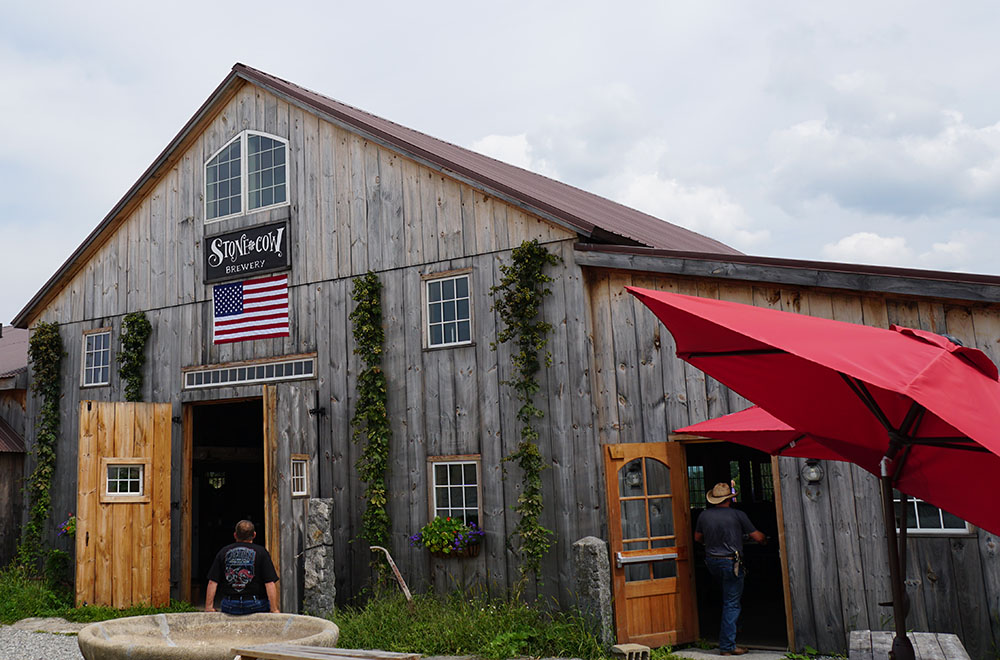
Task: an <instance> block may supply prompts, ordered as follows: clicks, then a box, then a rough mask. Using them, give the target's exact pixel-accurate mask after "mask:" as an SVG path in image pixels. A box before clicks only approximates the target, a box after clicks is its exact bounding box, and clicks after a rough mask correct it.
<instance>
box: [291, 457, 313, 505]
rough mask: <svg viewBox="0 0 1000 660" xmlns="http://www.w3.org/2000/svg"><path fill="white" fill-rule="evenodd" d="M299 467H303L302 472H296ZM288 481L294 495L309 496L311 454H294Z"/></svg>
mask: <svg viewBox="0 0 1000 660" xmlns="http://www.w3.org/2000/svg"><path fill="white" fill-rule="evenodd" d="M297 469H301V474H297V473H296V472H297ZM288 483H289V485H290V486H291V489H292V497H309V454H292V459H291V465H290V467H289V470H288Z"/></svg>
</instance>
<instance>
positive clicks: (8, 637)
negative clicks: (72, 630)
mask: <svg viewBox="0 0 1000 660" xmlns="http://www.w3.org/2000/svg"><path fill="white" fill-rule="evenodd" d="M0 660H83V656H82V655H81V654H80V647H79V646H78V645H77V643H76V635H60V634H53V633H44V632H26V631H24V630H18V629H16V628H12V627H10V626H0Z"/></svg>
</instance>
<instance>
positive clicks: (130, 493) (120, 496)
mask: <svg viewBox="0 0 1000 660" xmlns="http://www.w3.org/2000/svg"><path fill="white" fill-rule="evenodd" d="M149 465H150V461H149V459H148V458H117V457H114V458H112V457H102V458H101V475H102V479H103V483H102V484H101V496H100V500H101V502H149V501H150V499H151V498H150V486H149V481H148V477H149Z"/></svg>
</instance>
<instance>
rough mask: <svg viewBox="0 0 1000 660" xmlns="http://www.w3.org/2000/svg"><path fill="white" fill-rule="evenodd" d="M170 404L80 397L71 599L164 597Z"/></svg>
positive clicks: (117, 602) (158, 602) (122, 602)
mask: <svg viewBox="0 0 1000 660" xmlns="http://www.w3.org/2000/svg"><path fill="white" fill-rule="evenodd" d="M170 418H171V406H170V404H169V403H125V402H114V401H111V402H101V401H81V402H80V442H79V456H78V461H77V468H78V472H77V478H78V482H77V498H76V604H77V605H85V604H89V605H104V606H108V607H116V608H122V607H129V606H131V605H154V606H162V605H168V604H169V603H170V434H171V419H170Z"/></svg>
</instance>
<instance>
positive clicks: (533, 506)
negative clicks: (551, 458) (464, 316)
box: [490, 240, 562, 581]
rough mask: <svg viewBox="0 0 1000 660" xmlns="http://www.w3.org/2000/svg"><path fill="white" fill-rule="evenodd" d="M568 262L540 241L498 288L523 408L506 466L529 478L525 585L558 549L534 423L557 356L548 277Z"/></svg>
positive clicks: (530, 244)
mask: <svg viewBox="0 0 1000 660" xmlns="http://www.w3.org/2000/svg"><path fill="white" fill-rule="evenodd" d="M561 262H562V258H561V257H560V256H559V255H556V254H552V253H551V252H549V251H548V250H547V249H546V248H545V246H543V245H539V243H538V241H537V240H531V241H525V242H523V243H521V245H519V246H518V247H516V248H514V250H513V251H512V252H511V263H510V264H509V265H508V264H501V265H500V272H501V273H502V274H503V277H502V278H501V280H500V284H498V285H496V286H494V287H492V288H491V289H490V293H491V294H492V295H493V299H494V302H493V310H494V311H496V312H497V314H498V315H499V317H500V320H501V321H502V322H503V329H502V330H501V331H500V332H499V333H497V341H496V342H494V343H493V344H492V348H493V349H494V350H496V348H497V345H498V344H503V343H506V342H508V341H510V342H513V343H514V344H515V350H514V352H513V355H512V356H511V361H512V362H513V365H514V372H515V376H514V377H513V378H512V379H511V380H509V381H505V382H504V384H505V385H510V386H512V387H513V388H514V393H515V395H516V396H517V398H518V400H519V401H520V402H521V407H520V408H519V409H518V411H517V420H518V422H520V424H521V441H520V443H518V446H517V449H516V450H515V451H514V452H513V453H511V454H510V455H508V456H506V457H504V460H505V461H510V462H514V463H516V464H517V465H518V466H519V467H520V468H521V471H522V473H523V475H524V482H523V488H522V490H521V494H520V496H519V497H518V498H517V505H516V506H515V507H514V510H515V511H516V512H517V514H518V515H519V519H518V523H517V526H516V527H515V528H514V532H513V534H512V536H515V537H517V538H519V539H520V549H521V554H522V563H521V566H520V572H521V580H522V581H525V580H527V578H528V576H529V575H534V576H535V578H536V580H537V579H538V577H539V568H540V567H541V562H542V556H544V555H545V553H546V552H547V551H548V549H549V547H551V545H552V541H551V536H552V532H551V531H550V530H548V529H546V528H545V527H543V526H542V525H541V523H540V522H539V519H540V518H541V514H542V508H543V506H542V470H543V469H545V463H544V460H543V459H542V454H541V452H540V451H539V449H538V431H537V430H535V428H534V427H533V426H532V423H533V422H534V421H535V420H536V419H539V418H541V417H544V416H545V413H544V411H542V410H541V409H540V408H538V407H537V406H536V405H535V404H534V396H535V393H536V392H538V390H539V389H540V387H541V386H540V385H539V383H538V379H537V376H538V372H539V371H541V369H542V364H543V362H544V365H545V366H546V367H548V366H549V365H551V364H552V355H551V354H550V353H549V352H548V351H545V346H546V345H547V344H548V334H549V333H550V332H551V331H552V326H551V324H549V323H546V322H545V321H543V320H542V319H541V318H539V311H540V310H541V306H542V300H543V299H544V297H545V296H547V295H549V294H550V293H551V290H550V289H549V288H548V286H547V284H548V283H549V282H551V281H552V278H551V277H550V276H548V275H546V274H545V267H546V266H555V265H558V264H559V263H561Z"/></svg>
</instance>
